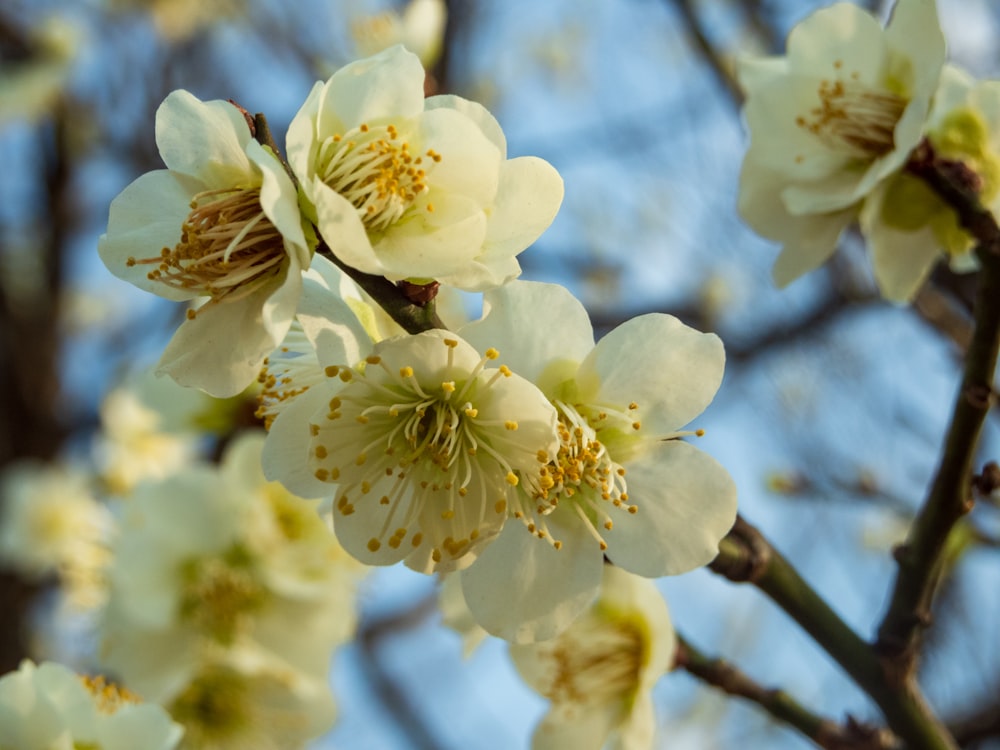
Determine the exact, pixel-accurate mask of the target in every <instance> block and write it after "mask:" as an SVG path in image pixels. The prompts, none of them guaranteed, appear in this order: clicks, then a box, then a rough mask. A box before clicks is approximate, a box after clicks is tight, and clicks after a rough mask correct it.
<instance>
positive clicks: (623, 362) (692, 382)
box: [577, 313, 726, 435]
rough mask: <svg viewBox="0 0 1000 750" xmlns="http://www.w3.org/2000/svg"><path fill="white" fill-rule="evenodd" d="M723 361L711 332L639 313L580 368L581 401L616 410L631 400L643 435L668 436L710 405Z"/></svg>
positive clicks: (599, 345)
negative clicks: (700, 330) (702, 331)
mask: <svg viewBox="0 0 1000 750" xmlns="http://www.w3.org/2000/svg"><path fill="white" fill-rule="evenodd" d="M725 361H726V355H725V351H724V350H723V348H722V341H721V340H720V339H719V337H718V336H716V335H715V334H712V333H701V332H699V331H696V330H695V329H693V328H690V327H689V326H686V325H684V324H683V323H681V322H680V321H679V320H678V319H677V318H675V317H673V316H671V315H664V314H661V313H650V314H647V315H640V316H638V317H636V318H632V319H631V320H629V321H626V322H625V323H623V324H622V325H620V326H618V327H617V328H615V329H614V330H613V331H611V332H610V333H609V334H607V335H606V336H605V337H604V338H602V339H601V340H600V341H598V342H597V346H596V347H595V348H594V350H593V351H592V352H591V353H590V354H589V355H587V358H586V359H585V360H584V361H583V362H582V363H581V364H580V370H579V373H578V375H577V383H578V386H579V389H580V392H579V397H580V400H581V401H583V402H584V403H587V404H593V405H595V406H598V405H602V404H608V405H612V406H614V407H616V408H618V409H623V408H624V406H625V404H629V403H631V402H635V403H637V404H638V409H637V410H636V414H637V415H638V416H639V417H640V420H641V422H642V426H643V431H644V432H645V433H646V434H648V435H669V434H671V433H673V432H674V431H676V430H678V429H679V428H681V427H683V426H684V425H686V424H688V423H689V422H690V421H691V420H692V419H694V418H695V417H696V416H698V415H699V414H701V413H702V412H703V411H704V410H705V407H707V406H708V405H709V403H711V401H712V398H714V396H715V393H716V391H718V390H719V385H720V384H721V383H722V372H723V368H724V367H725Z"/></svg>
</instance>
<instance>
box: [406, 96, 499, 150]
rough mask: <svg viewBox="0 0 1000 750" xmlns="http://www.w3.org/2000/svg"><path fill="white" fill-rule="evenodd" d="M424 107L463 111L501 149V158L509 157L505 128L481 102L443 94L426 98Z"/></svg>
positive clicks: (427, 108)
mask: <svg viewBox="0 0 1000 750" xmlns="http://www.w3.org/2000/svg"><path fill="white" fill-rule="evenodd" d="M424 109H426V110H431V109H454V110H457V111H458V112H461V113H462V114H463V115H465V116H466V117H468V118H469V119H470V120H472V121H473V122H475V123H476V125H477V126H478V127H479V129H480V130H481V131H482V132H483V135H485V136H486V137H487V138H489V139H490V142H491V143H493V145H494V146H496V147H497V149H499V151H500V158H501V159H506V158H507V139H506V137H505V136H504V134H503V129H502V128H501V127H500V123H499V122H497V118H495V117H494V116H493V115H491V114H490V113H489V111H488V110H487V109H486V107H484V106H483V105H482V104H480V103H479V102H473V101H469V100H468V99H463V98H462V97H460V96H453V95H451V94H442V95H439V96H429V97H427V99H425V100H424Z"/></svg>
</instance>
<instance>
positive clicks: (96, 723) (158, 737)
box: [0, 660, 183, 750]
mask: <svg viewBox="0 0 1000 750" xmlns="http://www.w3.org/2000/svg"><path fill="white" fill-rule="evenodd" d="M182 733H183V729H182V728H181V727H180V726H179V725H178V724H175V723H174V722H172V721H171V720H170V716H169V715H168V714H167V712H166V711H164V710H163V709H162V708H160V707H159V706H156V705H152V704H143V703H142V702H141V701H140V700H139V699H138V698H137V697H136V696H134V695H132V694H131V693H128V692H127V691H124V690H121V689H119V688H117V687H116V686H115V685H113V684H111V683H109V682H106V681H105V680H104V679H103V678H100V677H97V678H90V677H80V676H78V675H76V674H74V673H73V672H72V671H70V670H69V669H67V668H66V667H64V666H62V665H61V664H55V663H53V662H46V663H44V664H41V665H39V666H37V667H36V666H35V664H34V663H32V662H31V661H28V660H25V661H23V662H21V667H20V669H18V671H16V672H9V673H8V674H6V675H4V676H3V677H0V747H3V748H12V749H13V748H16V750H72V749H73V748H100V750H136V749H137V748H142V749H143V750H172V749H173V748H176V747H177V746H178V745H177V743H178V742H179V741H180V738H181V735H182Z"/></svg>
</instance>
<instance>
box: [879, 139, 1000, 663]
mask: <svg viewBox="0 0 1000 750" xmlns="http://www.w3.org/2000/svg"><path fill="white" fill-rule="evenodd" d="M909 169H910V171H911V172H913V173H914V174H916V175H917V176H919V177H921V178H922V179H924V180H925V181H926V182H927V184H928V185H930V186H931V187H932V188H933V189H934V191H935V192H937V194H938V195H939V196H940V197H941V198H942V199H943V200H944V201H945V202H946V203H948V205H950V206H951V207H952V208H954V210H955V212H956V214H957V215H958V218H959V221H960V222H961V224H962V226H963V227H964V228H965V229H966V230H967V231H968V232H969V233H970V234H971V235H972V236H973V237H975V238H976V240H977V241H978V242H979V246H978V247H977V249H976V252H977V255H978V256H979V261H980V263H981V271H980V275H979V289H978V292H977V295H976V305H975V327H974V329H973V333H972V341H971V343H970V345H969V350H968V355H967V357H966V361H965V373H964V376H963V378H962V385H961V388H960V389H959V392H958V396H957V397H956V401H955V407H954V410H953V412H952V418H951V425H950V426H949V428H948V433H947V436H946V438H945V443H944V448H943V451H942V454H941V460H940V464H939V466H938V470H937V474H936V475H935V477H934V482H933V484H932V485H931V489H930V492H929V493H928V495H927V498H926V500H925V501H924V504H923V506H922V507H921V508H920V510H919V512H918V513H917V516H916V518H915V519H914V522H913V525H912V526H911V528H910V532H909V534H908V535H907V538H906V541H905V542H904V543H903V544H902V545H901V546H900V547H898V548H897V549H896V551H895V557H896V561H897V562H898V563H899V570H898V572H897V575H896V580H895V583H894V585H893V590H892V594H891V598H890V602H889V608H888V610H887V611H886V613H885V617H884V618H883V620H882V623H881V624H880V625H879V629H878V641H877V644H876V645H877V650H878V652H879V654H880V655H881V656H882V658H883V660H884V663H885V666H886V669H887V673H888V674H889V676H890V679H893V680H895V681H897V682H899V683H902V682H904V681H906V680H907V679H908V678H909V676H910V675H911V674H912V672H913V671H914V668H915V665H916V658H917V650H918V646H919V641H920V636H921V634H922V633H923V631H924V630H925V629H926V628H927V627H928V626H929V625H930V622H931V602H932V600H933V597H934V591H935V589H936V587H937V584H938V582H939V580H940V577H941V573H942V570H943V564H944V557H945V548H946V545H947V541H948V537H949V535H950V534H951V531H952V529H953V528H954V526H955V524H956V523H957V522H958V520H959V519H960V518H961V517H962V516H964V515H965V514H966V513H968V512H969V511H970V510H971V509H972V505H973V502H974V500H973V495H972V487H971V479H972V461H973V457H974V451H975V447H976V444H977V442H978V440H979V434H980V431H981V430H982V426H983V421H984V420H985V418H986V414H987V413H988V411H989V409H990V405H991V402H992V400H993V395H994V394H993V389H992V383H993V373H994V371H995V369H996V363H997V353H998V333H1000V255H998V251H1000V227H998V226H997V222H996V219H995V218H994V217H993V214H992V213H991V212H990V211H989V210H988V209H986V208H985V207H984V206H983V205H982V204H981V203H980V202H979V198H978V195H977V192H976V191H977V189H978V185H977V182H976V180H975V175H972V174H970V173H968V172H967V170H965V169H964V167H963V165H961V164H960V163H956V162H952V161H948V160H945V159H940V158H938V157H937V156H936V155H935V154H934V152H933V149H932V148H931V146H930V145H929V144H927V143H926V142H925V143H924V144H922V145H921V146H920V147H918V149H917V150H916V151H915V152H914V155H913V157H912V158H911V163H910V165H909Z"/></svg>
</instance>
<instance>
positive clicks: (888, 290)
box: [861, 65, 1000, 302]
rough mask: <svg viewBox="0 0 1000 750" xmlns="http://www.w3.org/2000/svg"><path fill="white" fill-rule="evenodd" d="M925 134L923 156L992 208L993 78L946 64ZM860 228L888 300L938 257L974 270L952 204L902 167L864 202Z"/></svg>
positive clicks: (999, 99)
mask: <svg viewBox="0 0 1000 750" xmlns="http://www.w3.org/2000/svg"><path fill="white" fill-rule="evenodd" d="M926 132H927V136H926V137H927V142H928V144H929V147H930V154H931V158H933V159H935V160H946V161H948V162H950V163H951V167H952V168H953V170H954V171H955V173H956V176H958V175H961V176H962V178H963V179H964V181H965V182H966V183H967V187H968V188H969V189H970V191H971V192H975V193H976V194H978V196H979V200H980V201H981V202H982V203H983V205H984V206H986V207H987V208H989V209H990V210H992V211H993V213H994V214H997V213H998V212H1000V83H998V82H997V81H981V82H976V81H975V80H974V79H973V78H972V77H971V76H970V75H968V74H967V73H965V72H964V71H962V70H960V69H958V68H956V67H955V66H953V65H946V66H945V68H944V71H943V72H942V74H941V82H940V86H939V87H938V91H937V93H936V94H935V95H934V108H933V110H932V111H931V115H930V118H929V120H928V123H927V129H926ZM939 163H940V162H939ZM861 230H862V232H863V233H864V235H865V237H866V239H867V240H868V245H869V247H870V248H871V253H872V263H873V265H874V268H875V279H876V281H878V284H879V287H880V289H881V290H882V294H883V295H885V296H886V297H887V298H889V299H892V300H896V301H900V302H903V301H906V300H908V299H910V298H911V297H912V296H913V295H914V294H916V292H917V290H918V289H919V288H920V285H921V284H922V283H923V281H924V280H925V279H926V278H927V275H928V274H929V273H930V272H931V270H932V269H933V267H934V264H935V263H936V262H937V260H938V259H939V258H941V257H945V258H947V259H948V262H949V265H950V267H951V269H952V270H953V271H957V272H966V271H973V270H976V269H978V268H979V263H978V261H977V260H976V257H975V255H974V254H973V252H972V250H973V247H974V244H975V243H974V241H973V238H972V237H971V235H969V234H968V233H967V232H966V231H965V230H964V229H963V228H962V227H961V225H960V224H959V221H958V215H957V214H956V213H955V211H954V209H952V208H951V207H950V206H948V205H947V204H946V203H945V202H944V201H943V200H942V199H941V198H940V197H939V196H938V195H937V194H936V193H935V192H934V191H933V190H932V189H931V188H930V187H929V186H928V185H927V184H926V183H925V182H923V180H922V179H921V178H920V177H918V176H916V175H915V174H912V173H910V172H900V173H898V174H895V175H893V176H892V177H891V178H889V179H888V180H886V181H885V182H883V183H882V184H881V185H880V186H879V187H878V188H877V189H876V190H875V191H874V192H873V193H872V195H871V196H870V197H869V198H868V200H866V201H865V204H864V207H863V208H862V210H861Z"/></svg>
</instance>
